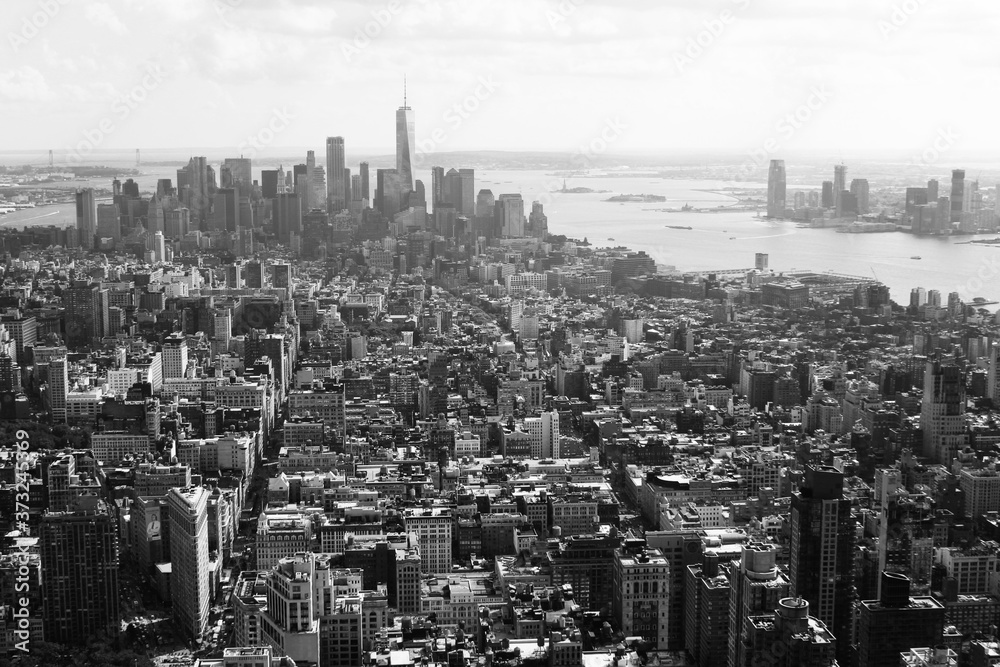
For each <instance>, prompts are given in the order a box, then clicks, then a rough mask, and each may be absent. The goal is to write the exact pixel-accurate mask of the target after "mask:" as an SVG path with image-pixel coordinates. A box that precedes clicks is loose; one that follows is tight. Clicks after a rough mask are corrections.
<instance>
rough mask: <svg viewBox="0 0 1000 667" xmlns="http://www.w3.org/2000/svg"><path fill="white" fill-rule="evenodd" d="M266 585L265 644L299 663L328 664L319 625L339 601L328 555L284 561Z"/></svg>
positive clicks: (300, 555) (270, 576)
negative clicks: (321, 645)
mask: <svg viewBox="0 0 1000 667" xmlns="http://www.w3.org/2000/svg"><path fill="white" fill-rule="evenodd" d="M265 586H266V593H265V595H266V597H267V607H266V608H265V609H264V610H263V613H262V614H261V626H260V629H261V639H262V640H263V642H262V643H264V644H270V645H271V646H274V647H276V648H281V649H282V650H283V651H284V652H285V653H286V654H287V655H288V656H289V657H290V658H292V659H293V660H294V661H295V662H296V663H309V664H327V663H325V662H322V661H321V659H320V625H321V623H322V621H321V619H322V618H323V617H325V616H327V615H328V614H331V613H332V612H333V607H334V605H335V603H336V598H337V595H336V592H335V590H334V585H333V574H332V572H331V570H330V561H329V555H326V554H322V555H317V554H313V553H300V554H296V555H295V556H293V557H291V558H285V559H282V560H281V561H280V562H279V563H278V565H277V567H275V568H273V569H271V570H270V571H268V572H267V574H266V581H265ZM359 644H360V642H359ZM330 664H339V663H330Z"/></svg>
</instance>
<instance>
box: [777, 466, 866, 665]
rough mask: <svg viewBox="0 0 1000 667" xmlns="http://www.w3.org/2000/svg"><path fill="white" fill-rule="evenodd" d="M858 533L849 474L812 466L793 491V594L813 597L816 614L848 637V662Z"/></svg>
mask: <svg viewBox="0 0 1000 667" xmlns="http://www.w3.org/2000/svg"><path fill="white" fill-rule="evenodd" d="M854 531H855V526H854V520H853V519H852V518H851V501H850V500H849V499H846V498H844V473H842V472H840V471H839V470H837V469H836V468H832V467H830V466H814V465H807V466H806V470H805V479H804V481H803V483H802V485H801V486H800V488H799V490H798V491H797V492H796V493H794V494H792V511H791V560H790V564H789V572H788V573H789V579H790V580H791V583H792V595H794V596H797V597H802V598H805V599H806V600H808V601H809V605H810V607H811V608H812V609H813V610H814V613H815V615H816V617H817V618H818V619H820V620H821V621H823V622H824V623H825V624H826V625H827V626H828V627H829V628H830V629H831V630H832V631H833V634H834V635H835V636H837V637H843V638H845V639H844V641H842V642H841V643H840V644H839V645H838V659H842V660H843V659H844V658H846V652H847V651H848V650H849V644H850V641H849V640H848V638H850V637H851V618H852V617H851V614H852V609H853V606H854V541H855V533H854ZM844 663H845V664H847V663H846V660H844Z"/></svg>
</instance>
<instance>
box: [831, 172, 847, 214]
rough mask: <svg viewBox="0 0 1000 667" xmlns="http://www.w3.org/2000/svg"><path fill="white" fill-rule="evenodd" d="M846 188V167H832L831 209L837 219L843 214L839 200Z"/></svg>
mask: <svg viewBox="0 0 1000 667" xmlns="http://www.w3.org/2000/svg"><path fill="white" fill-rule="evenodd" d="M846 187H847V167H846V166H845V165H842V164H838V165H835V166H834V167H833V208H834V210H835V213H834V215H836V217H838V218H839V217H840V216H841V214H842V213H843V212H844V211H843V208H842V205H841V202H840V200H841V196H842V195H843V194H844V188H846Z"/></svg>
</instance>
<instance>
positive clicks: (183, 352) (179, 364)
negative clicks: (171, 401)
mask: <svg viewBox="0 0 1000 667" xmlns="http://www.w3.org/2000/svg"><path fill="white" fill-rule="evenodd" d="M162 359H163V377H164V379H166V378H181V377H184V371H185V370H186V369H187V362H188V344H187V339H186V338H184V334H172V335H170V336H167V338H166V340H164V341H163V357H162Z"/></svg>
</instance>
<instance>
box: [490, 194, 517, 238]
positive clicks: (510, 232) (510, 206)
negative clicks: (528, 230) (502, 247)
mask: <svg viewBox="0 0 1000 667" xmlns="http://www.w3.org/2000/svg"><path fill="white" fill-rule="evenodd" d="M494 210H495V212H496V213H495V218H494V226H495V228H496V230H497V233H498V234H499V235H500V236H507V237H522V236H524V200H522V199H521V195H519V194H504V195H500V198H499V199H497V202H496V205H495V208H494Z"/></svg>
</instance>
